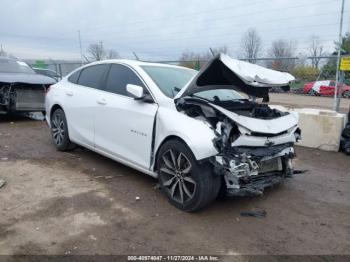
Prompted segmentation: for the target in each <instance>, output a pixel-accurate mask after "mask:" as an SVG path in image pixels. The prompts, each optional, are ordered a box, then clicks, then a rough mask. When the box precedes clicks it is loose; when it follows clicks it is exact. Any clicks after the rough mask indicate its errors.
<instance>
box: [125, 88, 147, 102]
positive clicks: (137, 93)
mask: <svg viewBox="0 0 350 262" xmlns="http://www.w3.org/2000/svg"><path fill="white" fill-rule="evenodd" d="M126 91H127V92H128V93H129V94H130V95H132V97H134V98H135V99H142V98H143V97H144V94H143V87H142V86H137V85H132V84H127V85H126Z"/></svg>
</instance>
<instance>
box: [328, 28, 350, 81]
mask: <svg viewBox="0 0 350 262" xmlns="http://www.w3.org/2000/svg"><path fill="white" fill-rule="evenodd" d="M341 54H342V55H350V32H347V33H346V34H345V36H343V38H342V42H341ZM332 55H337V48H335V51H334V52H333V53H332ZM336 69H337V59H336V58H330V59H329V60H328V62H327V64H325V65H324V66H323V68H322V78H324V79H335V74H336ZM345 79H346V80H348V79H350V72H345Z"/></svg>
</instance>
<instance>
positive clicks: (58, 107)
mask: <svg viewBox="0 0 350 262" xmlns="http://www.w3.org/2000/svg"><path fill="white" fill-rule="evenodd" d="M57 109H62V110H63V108H62V106H61V105H59V104H54V105H53V106H52V107H51V110H50V119H51V116H52V114H53V112H55V111H56V110H57ZM63 112H64V110H63Z"/></svg>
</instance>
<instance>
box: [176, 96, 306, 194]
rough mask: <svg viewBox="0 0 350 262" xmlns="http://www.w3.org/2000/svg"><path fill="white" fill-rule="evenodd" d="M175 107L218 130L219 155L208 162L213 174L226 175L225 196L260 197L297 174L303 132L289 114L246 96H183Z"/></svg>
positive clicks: (215, 142) (216, 133) (214, 141)
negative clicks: (209, 98)
mask: <svg viewBox="0 0 350 262" xmlns="http://www.w3.org/2000/svg"><path fill="white" fill-rule="evenodd" d="M176 106H177V109H178V110H179V111H180V112H183V113H185V114H186V115H188V116H190V117H193V118H196V119H198V120H201V121H204V122H205V123H207V124H208V125H210V128H211V129H212V130H213V132H214V133H215V139H214V140H213V141H212V142H213V144H214V146H215V148H216V150H217V151H218V154H217V155H216V156H213V157H211V158H210V159H209V161H210V162H211V163H212V164H213V166H214V172H215V174H217V175H220V176H222V177H223V180H224V181H225V183H224V184H225V185H226V194H227V195H230V196H247V195H260V194H262V193H263V190H264V189H265V188H266V187H270V186H272V185H275V184H278V183H280V182H281V181H282V180H284V179H285V178H287V177H290V176H291V175H292V174H293V166H292V159H293V158H294V156H295V153H294V148H293V145H294V143H295V142H296V141H298V140H299V139H300V135H301V132H300V129H299V128H298V127H297V121H296V120H295V119H294V118H293V121H290V119H292V118H291V117H292V116H291V115H290V113H288V112H282V111H280V110H277V109H273V108H271V107H269V106H268V105H266V104H259V103H257V102H254V101H250V100H247V99H240V100H231V101H219V100H218V101H215V100H214V101H207V100H205V99H201V98H197V97H183V98H181V99H178V100H177V101H176ZM248 121H250V123H248ZM292 122H293V123H292ZM274 126H278V128H273V127H274ZM253 128H254V130H252V129H253ZM259 130H262V131H264V132H262V131H259ZM265 130H270V131H269V132H265Z"/></svg>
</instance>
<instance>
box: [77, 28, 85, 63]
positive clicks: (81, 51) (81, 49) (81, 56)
mask: <svg viewBox="0 0 350 262" xmlns="http://www.w3.org/2000/svg"><path fill="white" fill-rule="evenodd" d="M78 39H79V48H80V60H81V65H83V63H84V61H83V48H82V47H81V36H80V30H78Z"/></svg>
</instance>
